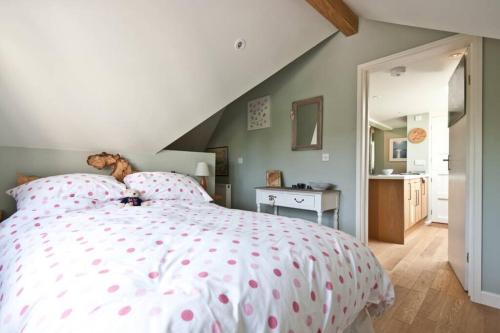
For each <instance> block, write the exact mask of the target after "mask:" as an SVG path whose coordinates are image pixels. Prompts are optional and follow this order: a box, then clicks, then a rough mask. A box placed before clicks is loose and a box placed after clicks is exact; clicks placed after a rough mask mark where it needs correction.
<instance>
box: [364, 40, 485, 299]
mask: <svg viewBox="0 0 500 333" xmlns="http://www.w3.org/2000/svg"><path fill="white" fill-rule="evenodd" d="M457 50H462V53H465V52H467V58H468V63H467V65H468V66H467V70H468V74H467V84H468V85H469V86H468V95H467V103H468V105H467V118H466V121H463V122H462V125H461V130H462V131H463V133H464V135H463V139H464V143H463V144H462V145H461V147H462V148H463V150H462V152H463V156H462V157H461V159H462V161H463V163H464V167H463V170H460V171H461V172H462V178H461V180H462V186H463V191H462V192H461V193H462V194H463V204H462V208H463V213H462V216H463V226H462V227H461V228H460V229H459V230H455V233H453V234H451V233H449V235H448V236H449V241H450V249H451V247H452V245H451V243H453V244H455V245H456V244H458V246H455V248H456V249H458V250H457V251H456V252H455V254H454V255H455V256H456V257H457V258H456V260H458V262H459V264H453V263H452V267H453V268H454V270H455V271H456V273H457V276H458V275H463V277H464V278H463V279H460V280H461V281H462V282H463V286H464V289H466V290H468V292H469V295H470V296H471V298H472V300H473V301H476V302H481V298H482V294H481V283H480V281H481V202H482V198H481V188H482V174H481V172H482V167H481V162H482V161H481V158H482V150H481V149H482V146H481V137H482V39H481V38H478V37H471V36H465V35H456V36H453V37H450V38H446V39H444V40H439V41H436V42H433V43H430V44H426V45H423V46H420V47H417V48H414V49H410V50H407V51H404V52H401V53H398V54H394V55H391V56H388V57H385V58H382V59H378V60H375V61H372V62H370V63H366V64H362V65H360V66H358V127H357V133H358V136H357V184H356V190H357V196H356V207H357V211H356V234H357V237H358V238H359V239H360V240H361V241H362V242H365V243H367V242H368V237H369V223H368V221H369V210H368V208H369V182H370V170H373V167H374V165H373V163H370V162H371V161H372V159H371V158H370V157H371V156H373V155H374V154H373V152H372V150H371V149H370V147H373V143H372V142H373V140H372V138H373V135H372V134H373V130H371V129H370V124H371V125H372V126H373V125H374V124H375V123H377V122H378V123H380V121H379V120H377V119H375V121H370V115H369V107H370V103H373V102H372V100H371V99H372V98H373V95H370V93H371V91H370V87H371V83H372V82H371V80H370V74H371V73H374V72H377V71H389V73H391V74H392V71H394V72H395V73H394V74H395V75H396V76H397V75H398V74H399V75H402V73H404V71H405V69H406V68H401V67H402V66H403V65H401V64H404V63H412V62H416V61H419V60H422V59H425V58H431V57H436V56H442V55H447V56H452V55H453V53H454V52H456V51H457ZM398 67H400V68H398ZM403 67H404V66H403ZM403 75H404V74H403ZM424 113H425V112H424ZM403 116H404V115H403ZM406 116H407V119H408V116H410V117H412V118H413V120H415V121H420V120H421V118H424V116H425V114H420V115H419V114H416V115H415V114H412V115H406ZM427 116H428V117H429V119H428V124H429V127H428V128H427V131H426V133H427V134H430V135H432V130H431V128H430V121H431V120H432V118H433V117H432V116H431V115H430V114H429V115H427ZM417 119H418V120H417ZM434 120H436V119H434ZM375 125H376V124H375ZM383 125H387V124H383ZM388 127H392V126H390V125H389V126H388ZM407 128H408V126H407ZM418 128H420V127H418ZM450 128H452V127H450ZM452 135H453V134H452ZM452 138H453V136H452ZM398 143H401V142H398ZM394 147H395V148H394ZM402 147H403V146H402V145H399V146H396V145H395V144H394V143H393V144H392V145H391V146H390V147H389V149H394V154H395V159H394V160H393V161H392V162H397V161H400V162H401V160H398V158H399V159H401V158H403V157H402V156H403V155H401V149H403V150H404V148H402ZM422 147H423V146H422ZM398 150H399V151H398ZM404 154H409V155H411V153H410V152H409V151H406V152H404ZM428 156H429V157H428V158H427V159H426V158H425V157H415V158H411V156H407V160H409V159H411V160H412V163H411V165H410V164H407V172H408V170H412V171H413V170H417V171H421V169H424V172H426V173H427V174H428V175H429V176H430V177H429V178H430V179H429V183H430V186H429V187H430V191H431V195H430V198H429V201H427V203H428V204H430V205H434V204H435V203H434V199H433V198H432V195H433V194H432V193H433V192H432V183H433V180H434V179H433V171H432V170H431V166H432V164H431V160H432V159H433V157H431V156H432V153H431V152H430V147H429V152H428ZM452 158H453V156H452ZM443 160H446V158H444V159H443ZM443 162H444V161H443ZM446 162H448V161H446ZM420 178H421V180H420V182H421V183H422V182H424V180H423V179H422V178H424V177H420ZM451 178H453V177H452V176H450V179H451ZM459 178H460V176H457V179H459ZM429 183H428V184H427V185H429ZM450 184H451V182H450ZM414 186H415V187H410V189H409V190H408V191H406V190H404V191H403V192H401V193H402V195H406V194H405V193H407V194H408V195H413V194H417V195H420V194H422V191H424V190H423V188H422V185H421V184H420V185H419V184H414ZM429 187H428V188H427V190H428V189H429ZM426 193H427V192H426ZM411 198H412V197H411ZM419 198H420V199H416V200H417V201H416V203H414V205H418V204H421V203H422V202H421V200H422V197H421V196H419ZM451 200H452V199H451V198H450V200H449V201H451ZM454 200H457V199H456V198H455V199H454ZM456 202H458V201H456ZM452 205H453V203H452ZM422 209H423V208H422V207H420V208H418V211H417V213H420V214H422ZM427 209H428V208H427ZM431 211H432V212H431ZM420 217H422V215H420ZM428 219H429V220H430V221H432V220H433V219H434V207H432V208H431V209H430V211H428ZM436 222H439V221H436ZM460 248H461V249H460ZM462 251H463V253H462ZM451 252H452V251H450V254H451ZM450 259H451V257H450ZM450 261H451V260H450ZM455 267H462V271H460V268H457V269H455Z"/></svg>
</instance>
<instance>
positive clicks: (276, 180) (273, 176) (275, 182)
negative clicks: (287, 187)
mask: <svg viewBox="0 0 500 333" xmlns="http://www.w3.org/2000/svg"><path fill="white" fill-rule="evenodd" d="M266 186H268V187H281V171H280V170H267V171H266Z"/></svg>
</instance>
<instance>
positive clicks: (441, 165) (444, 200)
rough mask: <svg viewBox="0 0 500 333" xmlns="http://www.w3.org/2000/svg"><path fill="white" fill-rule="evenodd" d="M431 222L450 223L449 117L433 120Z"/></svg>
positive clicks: (438, 117) (439, 117) (434, 118)
mask: <svg viewBox="0 0 500 333" xmlns="http://www.w3.org/2000/svg"><path fill="white" fill-rule="evenodd" d="M431 140H432V144H431V179H432V182H431V196H430V200H431V202H430V206H431V221H432V222H439V223H448V162H447V160H448V155H449V130H448V115H441V116H434V117H432V118H431Z"/></svg>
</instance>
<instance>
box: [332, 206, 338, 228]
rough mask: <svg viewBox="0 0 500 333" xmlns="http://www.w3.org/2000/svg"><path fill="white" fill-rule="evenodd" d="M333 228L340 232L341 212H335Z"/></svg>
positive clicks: (336, 210) (335, 210)
mask: <svg viewBox="0 0 500 333" xmlns="http://www.w3.org/2000/svg"><path fill="white" fill-rule="evenodd" d="M333 228H334V229H337V230H339V210H338V208H336V209H334V210H333Z"/></svg>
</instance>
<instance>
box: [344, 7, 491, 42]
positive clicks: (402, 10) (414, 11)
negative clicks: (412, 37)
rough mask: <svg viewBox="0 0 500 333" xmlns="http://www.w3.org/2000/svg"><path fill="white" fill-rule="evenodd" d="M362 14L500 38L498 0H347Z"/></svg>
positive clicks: (384, 19)
mask: <svg viewBox="0 0 500 333" xmlns="http://www.w3.org/2000/svg"><path fill="white" fill-rule="evenodd" d="M344 1H345V2H346V3H348V4H349V6H350V7H351V8H352V9H353V10H354V12H356V13H357V14H358V15H360V16H362V17H365V18H368V19H372V20H378V21H384V22H389V23H396V24H404V25H411V26H416V27H422V28H428V29H436V30H444V31H451V32H459V33H465V34H469V35H477V36H483V37H492V38H500V19H499V15H500V1H497V0H420V1H415V0H377V1H373V0H372V1H369V0H344Z"/></svg>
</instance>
